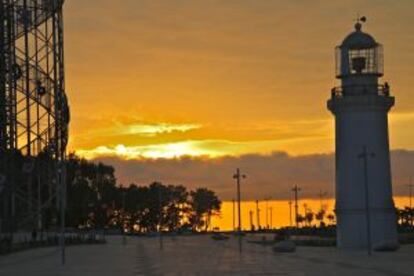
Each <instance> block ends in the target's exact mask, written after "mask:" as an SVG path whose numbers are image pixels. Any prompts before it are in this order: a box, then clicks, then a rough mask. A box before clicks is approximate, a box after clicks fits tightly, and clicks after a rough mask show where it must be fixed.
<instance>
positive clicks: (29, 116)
mask: <svg viewBox="0 0 414 276" xmlns="http://www.w3.org/2000/svg"><path fill="white" fill-rule="evenodd" d="M63 3H64V0H0V34H1V36H0V229H1V232H2V233H3V234H4V233H13V232H15V231H18V230H34V229H44V228H45V227H48V226H50V225H53V224H56V223H57V217H58V215H57V214H58V213H57V211H58V209H60V208H61V207H62V206H63V204H64V197H63V196H62V195H63V194H64V193H63V191H64V182H65V181H64V174H65V173H64V172H65V170H64V160H65V151H66V145H67V142H68V125H69V120H70V114H69V105H68V100H67V96H66V93H65V73H64V47H63V45H64V43H63V42H64V40H63V14H62V7H63Z"/></svg>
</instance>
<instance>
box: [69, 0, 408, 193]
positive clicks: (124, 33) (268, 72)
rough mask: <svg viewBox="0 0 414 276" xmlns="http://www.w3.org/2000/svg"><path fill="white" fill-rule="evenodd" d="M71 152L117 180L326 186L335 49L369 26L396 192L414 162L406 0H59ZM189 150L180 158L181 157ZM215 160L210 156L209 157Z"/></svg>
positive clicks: (249, 188) (329, 182)
mask: <svg viewBox="0 0 414 276" xmlns="http://www.w3.org/2000/svg"><path fill="white" fill-rule="evenodd" d="M65 6H66V7H65V39H66V45H65V51H66V52H65V56H66V73H67V74H66V77H67V82H66V87H67V91H68V93H69V97H70V104H71V113H72V121H71V128H70V145H69V150H70V151H74V150H75V151H76V152H77V153H78V154H80V155H82V156H84V157H87V158H90V159H94V158H98V159H99V160H103V161H104V162H106V163H108V164H111V165H114V166H115V168H116V170H117V177H118V180H119V182H120V183H124V184H128V183H132V182H135V183H138V184H148V183H149V182H151V181H154V180H159V181H163V182H165V183H171V184H184V185H186V186H187V187H189V188H194V187H199V186H205V187H209V188H212V189H214V190H215V191H217V192H218V194H219V195H220V196H222V197H223V198H224V199H231V198H232V197H233V196H234V195H233V194H234V183H233V180H232V178H231V176H232V173H233V172H234V170H235V168H237V167H240V168H241V169H242V170H243V171H244V172H245V173H247V174H248V176H249V178H248V180H247V182H246V184H245V188H244V190H243V191H244V192H245V195H246V196H245V198H246V199H254V198H260V197H265V196H266V195H268V194H276V191H277V194H278V196H279V197H280V198H284V199H285V198H289V197H290V196H291V191H290V190H291V187H292V185H293V184H296V183H298V184H299V185H301V186H302V187H303V194H304V196H307V197H315V196H316V192H315V191H319V190H320V189H322V190H325V191H328V192H329V194H330V196H333V192H334V185H333V183H334V172H333V168H334V164H333V157H332V155H331V154H332V152H333V151H334V129H333V117H332V115H331V114H330V113H329V112H328V111H327V109H326V100H327V99H328V97H329V96H330V89H331V88H332V87H333V86H334V85H338V82H337V80H335V78H334V48H335V46H336V45H338V44H340V43H341V41H342V39H343V38H344V37H345V36H346V35H347V34H348V33H349V32H351V31H352V30H353V24H354V19H355V18H356V14H357V12H359V13H360V14H361V15H365V16H367V18H368V22H367V23H366V24H365V26H364V30H365V31H367V32H369V33H370V34H372V35H373V36H374V37H375V38H376V39H377V40H378V42H380V43H382V44H383V45H384V49H385V77H384V80H386V81H388V82H389V83H390V85H391V88H392V93H393V94H394V95H395V96H396V106H395V108H394V109H393V110H392V112H391V115H390V117H391V119H390V134H391V147H392V149H403V151H394V153H393V155H392V156H393V158H392V159H393V160H392V161H393V178H394V193H395V194H398V195H403V194H406V193H407V189H406V184H407V183H408V178H409V176H410V175H411V174H412V171H413V170H412V167H411V164H413V163H414V151H413V150H414V139H413V137H414V128H413V127H412V126H413V124H414V100H413V98H412V96H411V95H412V91H411V90H412V85H413V81H412V75H413V73H414V70H413V64H414V36H413V35H412V27H413V26H414V17H412V11H413V8H414V1H411V0H399V1H392V2H391V1H388V0H366V1H360V0H358V1H357V0H351V1H331V0H315V1H308V0H306V1H305V0H295V1H293V0H292V1H278V0H237V1H236V0H226V1H222V0H204V1H201V0H200V1H198V0H122V1H113V0H94V1H81V0H71V1H67V2H66V3H65ZM183 156H187V157H186V158H183ZM208 159H209V160H208Z"/></svg>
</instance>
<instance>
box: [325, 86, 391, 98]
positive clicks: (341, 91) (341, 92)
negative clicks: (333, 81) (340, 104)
mask: <svg viewBox="0 0 414 276" xmlns="http://www.w3.org/2000/svg"><path fill="white" fill-rule="evenodd" d="M355 88H358V89H361V88H362V91H365V93H362V95H364V94H370V93H369V91H373V90H374V89H375V88H376V91H377V95H378V96H382V97H389V96H390V87H389V85H388V84H387V83H384V84H379V85H376V87H375V88H374V87H373V86H372V85H365V86H361V85H349V86H337V87H334V88H332V90H331V96H332V98H343V97H344V96H354V95H353V94H352V95H351V94H347V93H346V91H347V90H353V89H355ZM373 88H374V89H373ZM359 95H361V94H359Z"/></svg>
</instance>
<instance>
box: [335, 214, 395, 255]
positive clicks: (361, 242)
mask: <svg viewBox="0 0 414 276" xmlns="http://www.w3.org/2000/svg"><path fill="white" fill-rule="evenodd" d="M336 213H337V246H338V247H339V248H344V249H366V248H368V244H371V248H372V249H374V250H375V249H378V250H381V249H382V248H384V247H389V248H394V250H395V249H397V248H398V234H397V223H396V214H395V209H394V208H389V209H374V208H371V209H370V230H369V231H370V232H369V233H368V226H367V215H366V210H365V209H342V210H341V209H339V210H337V211H336Z"/></svg>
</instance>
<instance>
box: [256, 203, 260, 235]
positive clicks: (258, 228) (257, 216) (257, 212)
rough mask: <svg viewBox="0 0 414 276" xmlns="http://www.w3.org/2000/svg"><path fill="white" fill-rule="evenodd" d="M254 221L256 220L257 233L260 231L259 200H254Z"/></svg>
mask: <svg viewBox="0 0 414 276" xmlns="http://www.w3.org/2000/svg"><path fill="white" fill-rule="evenodd" d="M256 219H257V231H259V230H260V209H259V200H256Z"/></svg>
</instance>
